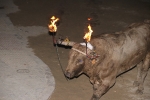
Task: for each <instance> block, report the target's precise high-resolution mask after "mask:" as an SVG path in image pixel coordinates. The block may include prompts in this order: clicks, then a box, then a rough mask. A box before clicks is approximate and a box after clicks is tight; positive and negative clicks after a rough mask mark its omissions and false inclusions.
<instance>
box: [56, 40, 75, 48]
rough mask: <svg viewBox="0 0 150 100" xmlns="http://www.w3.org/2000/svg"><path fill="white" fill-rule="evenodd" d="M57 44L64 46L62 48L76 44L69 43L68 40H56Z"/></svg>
mask: <svg viewBox="0 0 150 100" xmlns="http://www.w3.org/2000/svg"><path fill="white" fill-rule="evenodd" d="M57 44H60V45H64V46H73V45H74V44H76V42H73V41H69V40H68V39H65V40H63V39H58V40H57Z"/></svg>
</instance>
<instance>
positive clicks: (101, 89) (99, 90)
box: [91, 79, 115, 100]
mask: <svg viewBox="0 0 150 100" xmlns="http://www.w3.org/2000/svg"><path fill="white" fill-rule="evenodd" d="M114 83H115V79H114V80H113V81H111V82H108V81H105V80H104V81H103V82H102V83H101V84H99V83H95V84H94V85H93V96H92V98H91V100H99V99H100V98H101V96H102V95H103V94H105V93H106V92H107V91H108V90H109V88H110V87H111V86H113V85H114Z"/></svg>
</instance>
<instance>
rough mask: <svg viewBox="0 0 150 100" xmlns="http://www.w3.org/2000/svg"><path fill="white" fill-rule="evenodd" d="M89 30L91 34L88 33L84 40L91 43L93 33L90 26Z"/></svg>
mask: <svg viewBox="0 0 150 100" xmlns="http://www.w3.org/2000/svg"><path fill="white" fill-rule="evenodd" d="M88 29H89V32H87V33H86V34H85V36H84V37H83V39H85V40H86V41H87V42H89V41H90V40H91V35H92V32H93V30H92V28H91V26H90V25H88Z"/></svg>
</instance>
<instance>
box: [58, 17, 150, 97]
mask: <svg viewBox="0 0 150 100" xmlns="http://www.w3.org/2000/svg"><path fill="white" fill-rule="evenodd" d="M57 43H58V44H62V45H68V46H72V49H71V50H70V53H69V61H68V66H67V68H66V70H65V75H66V77H68V78H74V77H76V76H79V75H80V74H82V73H84V74H86V75H87V76H88V77H89V80H90V82H91V83H92V84H93V96H92V98H91V100H99V99H100V98H101V96H102V95H103V94H105V93H106V92H107V91H108V90H109V88H110V87H112V86H113V85H114V84H115V82H116V77H117V76H118V75H120V74H122V73H124V72H126V71H128V70H130V69H132V68H134V67H135V66H137V67H138V74H137V79H136V81H134V83H133V85H135V86H137V87H138V89H137V91H136V93H139V94H142V93H143V90H144V87H143V82H144V80H145V77H146V75H147V73H148V69H149V65H150V20H146V21H144V22H143V23H133V24H131V25H129V26H128V27H127V28H126V29H125V30H123V31H119V32H115V33H106V34H100V35H97V36H95V37H93V38H92V40H91V41H90V44H91V45H92V46H93V49H89V48H87V49H86V46H83V45H81V44H80V43H76V42H71V41H69V42H66V41H61V40H58V41H57Z"/></svg>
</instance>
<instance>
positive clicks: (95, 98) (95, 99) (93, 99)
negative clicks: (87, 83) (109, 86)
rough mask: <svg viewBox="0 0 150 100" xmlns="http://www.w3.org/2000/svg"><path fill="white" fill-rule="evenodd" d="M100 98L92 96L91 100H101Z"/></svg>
mask: <svg viewBox="0 0 150 100" xmlns="http://www.w3.org/2000/svg"><path fill="white" fill-rule="evenodd" d="M99 99H100V98H97V97H96V96H95V95H93V96H92V98H91V100H99Z"/></svg>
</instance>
